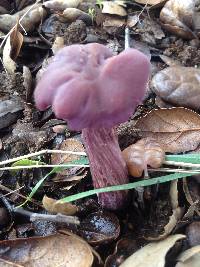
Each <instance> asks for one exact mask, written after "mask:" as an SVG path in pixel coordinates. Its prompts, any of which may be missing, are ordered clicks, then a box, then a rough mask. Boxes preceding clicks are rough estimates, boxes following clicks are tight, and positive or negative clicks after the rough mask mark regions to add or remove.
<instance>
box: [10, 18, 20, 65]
mask: <svg viewBox="0 0 200 267" xmlns="http://www.w3.org/2000/svg"><path fill="white" fill-rule="evenodd" d="M22 43H23V35H22V34H21V32H20V31H19V21H18V23H17V24H16V26H15V28H14V30H13V31H12V32H11V34H10V46H11V51H10V57H11V58H12V59H13V60H15V59H16V58H17V57H18V55H19V52H20V50H21V47H22Z"/></svg>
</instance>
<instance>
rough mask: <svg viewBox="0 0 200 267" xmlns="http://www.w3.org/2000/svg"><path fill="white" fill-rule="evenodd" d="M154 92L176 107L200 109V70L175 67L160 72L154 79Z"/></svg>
mask: <svg viewBox="0 0 200 267" xmlns="http://www.w3.org/2000/svg"><path fill="white" fill-rule="evenodd" d="M152 86H153V88H152V90H153V91H154V92H155V93H156V95H158V96H159V97H160V98H162V100H164V101H166V102H169V103H171V104H174V105H176V106H182V107H188V108H193V109H196V110H198V109H199V108H200V70H199V69H196V68H193V67H182V66H173V67H169V68H165V69H164V70H161V71H160V72H158V73H157V74H156V75H155V76H154V77H153V79H152Z"/></svg>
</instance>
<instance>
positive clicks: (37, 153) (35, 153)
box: [0, 149, 86, 165]
mask: <svg viewBox="0 0 200 267" xmlns="http://www.w3.org/2000/svg"><path fill="white" fill-rule="evenodd" d="M44 154H71V155H78V156H86V153H85V152H75V151H69V150H68V151H66V150H56V149H55V150H51V149H44V150H41V151H37V152H34V153H30V154H27V155H23V156H19V157H16V158H13V159H8V160H4V161H1V162H0V165H6V164H10V163H13V162H15V161H18V160H21V159H28V158H31V157H35V156H40V155H44Z"/></svg>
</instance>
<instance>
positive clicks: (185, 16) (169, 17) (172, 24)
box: [160, 0, 196, 39]
mask: <svg viewBox="0 0 200 267" xmlns="http://www.w3.org/2000/svg"><path fill="white" fill-rule="evenodd" d="M194 8H195V1H194V0H169V1H167V3H166V4H165V6H164V7H163V8H162V10H161V12H160V20H161V22H162V26H163V27H164V28H165V29H166V30H168V31H170V32H172V33H174V34H176V35H178V36H180V37H182V38H185V39H193V38H196V35H195V34H194V32H193V16H194V11H195V10H194Z"/></svg>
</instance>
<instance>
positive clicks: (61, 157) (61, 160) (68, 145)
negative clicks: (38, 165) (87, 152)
mask: <svg viewBox="0 0 200 267" xmlns="http://www.w3.org/2000/svg"><path fill="white" fill-rule="evenodd" d="M59 149H60V150H66V151H67V150H68V151H73V152H84V147H83V145H82V144H81V142H80V141H78V140H77V139H72V138H69V139H67V140H65V141H63V142H62V144H61V146H60V147H59ZM78 159H80V156H79V155H74V154H70V153H69V154H52V156H51V163H52V164H67V163H70V162H72V161H75V160H78ZM79 169H80V167H79ZM61 173H62V174H63V175H65V174H67V173H68V171H67V170H65V171H62V172H61Z"/></svg>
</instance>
